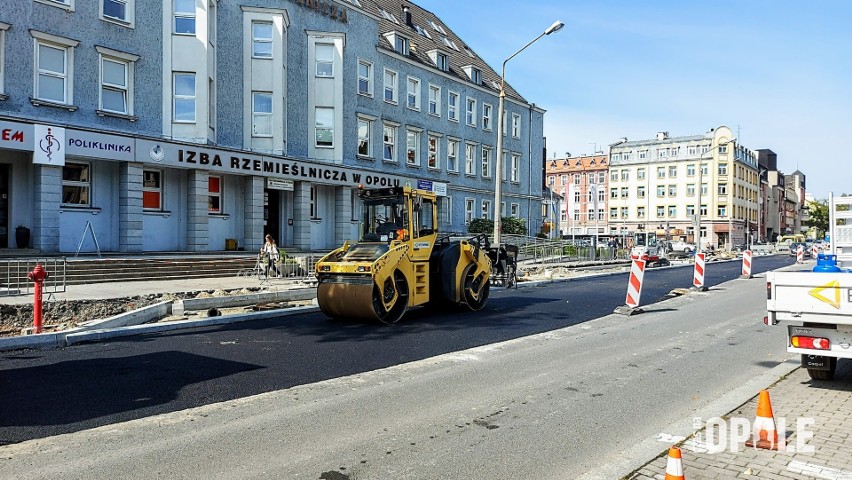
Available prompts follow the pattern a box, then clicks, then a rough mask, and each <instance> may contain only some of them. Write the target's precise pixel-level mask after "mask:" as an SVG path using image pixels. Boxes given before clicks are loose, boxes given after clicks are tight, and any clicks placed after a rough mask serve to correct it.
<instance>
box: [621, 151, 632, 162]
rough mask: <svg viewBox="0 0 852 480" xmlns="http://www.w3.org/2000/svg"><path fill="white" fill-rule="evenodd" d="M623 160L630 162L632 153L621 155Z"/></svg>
mask: <svg viewBox="0 0 852 480" xmlns="http://www.w3.org/2000/svg"><path fill="white" fill-rule="evenodd" d="M621 158H622V159H623V160H625V161H626V160H630V152H624V153H622V154H621Z"/></svg>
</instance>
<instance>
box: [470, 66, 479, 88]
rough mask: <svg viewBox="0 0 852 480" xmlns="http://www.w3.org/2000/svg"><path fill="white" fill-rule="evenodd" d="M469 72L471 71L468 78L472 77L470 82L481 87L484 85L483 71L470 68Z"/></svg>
mask: <svg viewBox="0 0 852 480" xmlns="http://www.w3.org/2000/svg"><path fill="white" fill-rule="evenodd" d="M468 70H469V71H468V76H469V77H470V81H471V82H473V83H475V84H477V85H481V84H482V70H480V69H478V68H476V67H470V68H469V69H468Z"/></svg>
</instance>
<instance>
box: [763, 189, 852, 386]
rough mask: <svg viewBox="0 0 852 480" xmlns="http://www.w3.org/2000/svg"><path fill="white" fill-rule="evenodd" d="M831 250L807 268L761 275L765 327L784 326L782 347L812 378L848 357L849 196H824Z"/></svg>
mask: <svg viewBox="0 0 852 480" xmlns="http://www.w3.org/2000/svg"><path fill="white" fill-rule="evenodd" d="M828 210H829V232H830V238H831V248H830V251H829V252H828V253H820V254H819V255H818V256H817V263H816V266H815V267H814V268H813V269H812V270H810V271H801V270H800V271H775V272H768V273H767V274H766V297H767V300H766V311H767V315H766V317H764V319H763V322H764V323H766V324H767V325H778V324H779V323H780V322H789V324H788V325H787V351H788V352H790V353H798V354H801V355H802V367H804V368H806V369H807V370H808V374H809V375H810V376H811V378H813V379H815V380H831V379H832V378H834V371H835V369H836V368H837V359H838V358H852V270H849V267H852V196H845V197H835V196H834V195H831V194H829V199H828Z"/></svg>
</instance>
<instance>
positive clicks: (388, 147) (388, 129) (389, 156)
mask: <svg viewBox="0 0 852 480" xmlns="http://www.w3.org/2000/svg"><path fill="white" fill-rule="evenodd" d="M382 130H383V135H382V137H383V141H384V149H383V151H382V159H383V160H384V161H386V162H395V161H396V127H395V126H393V125H384V128H383V129H382Z"/></svg>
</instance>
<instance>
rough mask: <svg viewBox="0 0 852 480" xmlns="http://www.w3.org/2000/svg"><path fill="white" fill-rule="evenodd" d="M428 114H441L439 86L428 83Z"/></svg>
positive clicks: (437, 115)
mask: <svg viewBox="0 0 852 480" xmlns="http://www.w3.org/2000/svg"><path fill="white" fill-rule="evenodd" d="M429 115H433V116H436V117H440V116H441V87H439V86H437V85H432V84H431V83H430V84H429Z"/></svg>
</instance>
